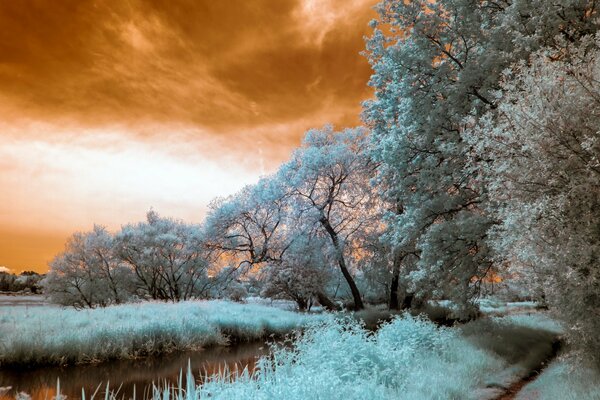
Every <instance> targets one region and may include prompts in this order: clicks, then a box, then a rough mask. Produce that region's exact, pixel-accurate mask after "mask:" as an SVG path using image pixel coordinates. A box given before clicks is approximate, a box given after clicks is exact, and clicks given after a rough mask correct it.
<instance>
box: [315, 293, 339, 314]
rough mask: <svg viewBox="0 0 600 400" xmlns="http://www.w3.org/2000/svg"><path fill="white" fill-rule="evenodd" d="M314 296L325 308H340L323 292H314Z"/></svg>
mask: <svg viewBox="0 0 600 400" xmlns="http://www.w3.org/2000/svg"><path fill="white" fill-rule="evenodd" d="M316 296H317V300H319V304H321V305H322V306H323V308H325V309H326V310H329V311H338V310H339V309H340V308H339V307H338V306H337V304H335V303H334V302H333V301H331V300H330V299H329V297H327V295H326V294H325V293H324V292H322V291H319V292H317V293H316Z"/></svg>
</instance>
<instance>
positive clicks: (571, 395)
mask: <svg viewBox="0 0 600 400" xmlns="http://www.w3.org/2000/svg"><path fill="white" fill-rule="evenodd" d="M516 399H517V400H529V399H536V400H556V399H560V400H598V399H600V372H598V371H597V370H595V369H592V368H588V367H586V366H585V365H582V364H581V363H579V362H576V361H575V360H572V359H564V360H560V361H557V362H555V363H553V364H552V365H550V366H549V367H548V368H547V369H545V370H544V372H542V374H541V375H540V376H539V377H538V378H537V379H536V380H534V381H533V382H531V383H529V384H528V385H527V386H525V387H524V388H523V390H522V391H521V392H520V393H519V395H518V396H517V397H516Z"/></svg>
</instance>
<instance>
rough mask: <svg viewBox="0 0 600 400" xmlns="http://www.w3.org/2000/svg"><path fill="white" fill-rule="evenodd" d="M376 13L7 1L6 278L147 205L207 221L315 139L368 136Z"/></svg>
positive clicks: (154, 2)
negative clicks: (218, 206)
mask: <svg viewBox="0 0 600 400" xmlns="http://www.w3.org/2000/svg"><path fill="white" fill-rule="evenodd" d="M375 3H376V1H375V0H228V1H214V0H177V1H167V0H124V1H108V0H99V1H92V0H60V1H46V0H20V1H4V2H0V26H2V29H1V30H0V115H1V116H2V118H0V171H1V173H0V266H6V267H8V268H10V269H12V270H13V271H16V272H20V271H22V270H25V269H34V270H37V271H45V270H46V269H47V266H46V264H47V262H48V261H49V260H50V259H51V258H52V256H53V255H54V254H56V253H57V252H59V251H61V249H62V247H63V244H64V241H65V239H66V237H67V236H69V235H70V234H71V233H72V232H74V231H76V230H87V229H90V228H91V227H92V225H93V223H99V224H103V225H106V226H108V227H109V228H111V229H117V228H118V227H119V226H120V225H121V224H124V223H127V222H133V221H137V220H141V219H143V218H144V214H145V212H146V211H147V210H148V209H149V208H150V207H153V208H154V209H155V210H156V211H158V212H159V213H161V214H164V215H167V216H173V217H177V218H182V219H185V220H188V221H196V222H198V221H200V220H201V219H202V217H203V215H204V213H205V211H206V205H207V204H208V202H209V201H210V200H211V199H212V198H214V197H216V196H219V195H227V194H230V193H233V192H235V191H236V190H238V189H239V188H241V187H242V186H243V185H244V184H246V183H251V182H253V181H255V180H256V179H257V177H258V176H259V175H261V174H263V173H268V172H270V171H273V170H274V169H275V168H276V167H277V165H278V164H279V163H280V162H282V161H283V160H285V159H286V158H287V157H288V156H289V154H290V151H291V149H292V148H293V147H294V146H297V145H298V143H299V140H300V137H301V136H302V134H303V132H304V131H305V130H306V129H308V128H310V127H319V126H322V125H323V124H325V123H329V122H331V123H333V124H335V125H336V126H338V127H341V126H350V125H356V124H359V123H360V121H359V113H360V102H361V100H364V99H366V98H368V97H369V96H370V91H369V89H368V88H367V86H366V83H367V80H368V78H369V76H370V69H369V65H368V63H367V62H366V60H365V59H364V58H363V57H362V56H360V55H359V52H360V51H362V50H363V48H364V41H363V36H364V35H368V34H369V31H370V30H369V28H368V26H367V23H368V21H369V20H370V19H372V18H374V17H375V12H374V11H373V10H372V7H373V6H374V4H375Z"/></svg>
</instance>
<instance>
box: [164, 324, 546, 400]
mask: <svg viewBox="0 0 600 400" xmlns="http://www.w3.org/2000/svg"><path fill="white" fill-rule="evenodd" d="M536 318H537V317H535V318H533V319H534V321H528V322H523V321H522V320H520V319H519V318H517V319H513V318H512V317H511V318H494V319H485V320H481V321H475V322H472V323H469V324H466V325H464V326H463V327H461V328H445V327H439V326H438V325H436V324H434V323H432V322H430V321H428V320H425V319H424V318H418V317H413V316H410V315H407V314H404V315H402V316H399V317H396V318H395V319H394V320H393V321H391V322H389V323H385V324H384V325H382V327H381V328H380V329H379V330H378V331H376V332H371V331H369V330H368V329H366V328H365V327H364V325H362V324H360V323H358V322H357V321H356V320H355V319H354V318H350V317H349V318H340V317H339V316H338V317H337V318H333V317H331V318H329V319H328V320H327V321H325V322H321V323H320V324H319V325H317V326H313V327H311V328H309V329H308V330H307V331H306V332H305V334H304V335H303V336H302V337H300V338H299V340H298V341H297V342H296V344H295V346H294V347H293V348H292V349H289V348H287V349H277V350H275V351H274V353H273V356H272V358H263V359H262V360H261V361H260V369H259V370H258V372H256V373H255V374H254V375H253V376H250V375H249V374H242V375H241V376H238V377H237V379H236V380H235V381H234V382H232V381H231V379H230V378H228V377H215V378H214V379H212V380H210V381H209V382H207V383H205V384H204V385H202V386H198V387H190V386H189V385H188V387H187V390H180V389H175V390H171V391H169V390H163V391H157V392H156V393H155V396H154V398H155V399H156V400H158V399H162V400H167V399H172V400H192V399H194V400H195V399H204V398H211V399H223V400H228V399H280V398H285V399H290V400H294V399H298V400H300V399H303V400H304V399H344V400H350V399H387V398H398V399H407V400H410V399H419V400H423V399H440V400H441V399H457V400H458V399H461V400H463V399H486V398H487V399H492V398H494V397H495V396H497V395H498V393H499V390H498V389H497V387H498V386H502V385H504V384H506V385H508V384H510V382H511V381H514V380H515V379H517V380H518V379H519V374H524V373H526V372H529V371H528V370H527V369H528V368H531V367H533V366H534V365H535V364H536V363H538V362H541V360H542V359H544V358H545V357H547V355H548V354H547V352H546V351H547V350H548V349H549V348H550V351H551V343H552V341H553V340H555V339H556V333H557V331H548V330H546V329H545V328H547V327H548V326H549V325H550V322H549V321H548V320H547V318H546V319H545V318H543V317H540V318H537V320H536ZM535 325H539V326H541V327H542V328H541V330H538V329H535V328H534V326H535ZM496 329H499V330H500V331H501V333H500V334H495V333H494V332H495V331H496ZM532 346H533V347H532ZM515 365H517V367H515Z"/></svg>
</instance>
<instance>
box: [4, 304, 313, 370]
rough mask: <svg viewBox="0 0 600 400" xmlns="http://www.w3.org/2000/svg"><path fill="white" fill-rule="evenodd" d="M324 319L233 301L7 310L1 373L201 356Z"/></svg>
mask: <svg viewBox="0 0 600 400" xmlns="http://www.w3.org/2000/svg"><path fill="white" fill-rule="evenodd" d="M318 318H321V317H318V316H314V315H307V314H298V313H294V312H290V311H285V310H280V309H276V308H273V307H267V306H262V305H255V304H238V303H232V302H227V301H188V302H182V303H176V304H172V303H155V302H150V303H140V304H128V305H120V306H113V307H107V308H105V309H93V310H83V311H76V310H73V309H60V308H51V307H36V308H30V309H27V310H25V311H24V310H23V308H22V307H3V309H2V313H1V314H0V366H7V365H11V366H17V365H21V366H27V367H31V366H34V365H65V364H76V363H92V362H99V361H105V360H110V359H119V358H135V357H141V356H147V355H152V354H159V353H165V352H171V351H176V350H193V349H197V348H201V347H206V346H212V345H226V344H228V343H229V342H230V341H253V340H259V339H264V338H267V337H268V336H270V335H283V334H286V333H288V332H290V331H292V330H294V329H296V328H299V327H303V326H306V325H308V324H309V323H310V322H311V321H313V320H315V319H318Z"/></svg>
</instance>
